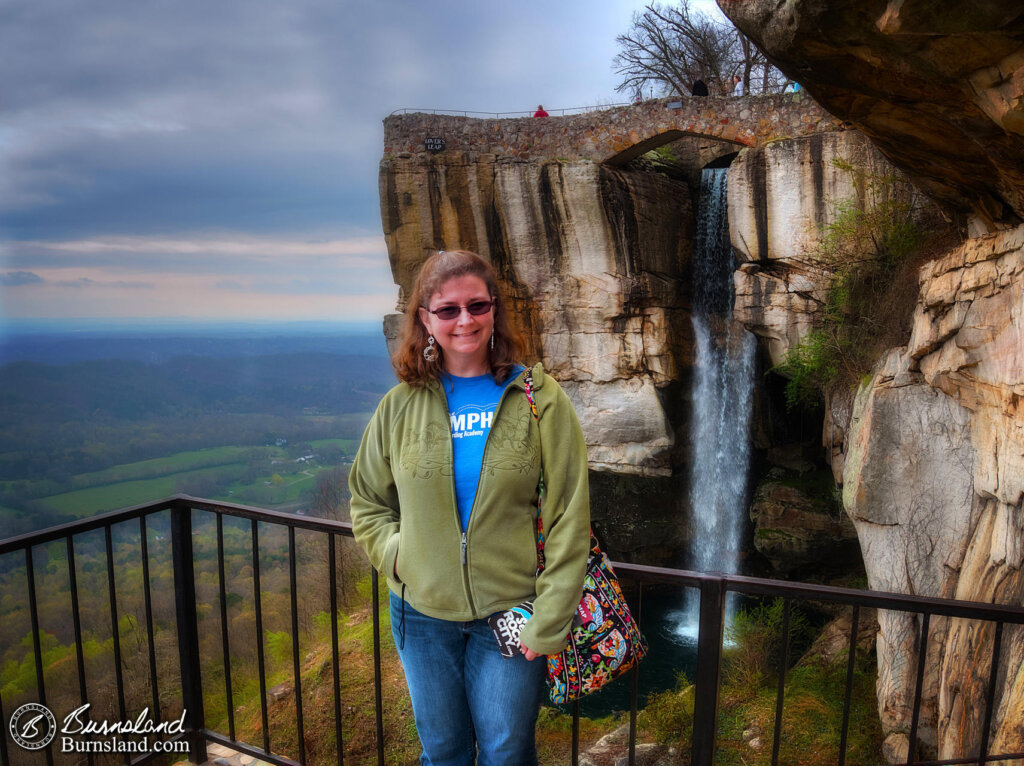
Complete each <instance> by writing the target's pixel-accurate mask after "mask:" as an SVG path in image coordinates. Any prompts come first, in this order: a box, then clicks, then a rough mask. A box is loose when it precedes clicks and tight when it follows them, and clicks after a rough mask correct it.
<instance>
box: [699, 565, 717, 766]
mask: <svg viewBox="0 0 1024 766" xmlns="http://www.w3.org/2000/svg"><path fill="white" fill-rule="evenodd" d="M724 629H725V580H724V578H722V577H706V578H705V579H702V580H701V583H700V626H699V628H698V633H697V679H696V688H695V689H694V702H693V750H692V751H691V752H692V755H691V763H692V764H693V766H711V763H712V761H713V760H714V757H715V726H716V725H717V718H718V676H719V671H720V670H721V667H722V633H723V631H724Z"/></svg>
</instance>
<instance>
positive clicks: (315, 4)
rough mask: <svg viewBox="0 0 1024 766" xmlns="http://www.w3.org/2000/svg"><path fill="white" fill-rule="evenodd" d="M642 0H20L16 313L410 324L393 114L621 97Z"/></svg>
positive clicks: (13, 124)
mask: <svg viewBox="0 0 1024 766" xmlns="http://www.w3.org/2000/svg"><path fill="white" fill-rule="evenodd" d="M643 4H644V3H643V2H642V1H641V0H586V1H585V2H584V1H583V0H571V1H568V0H567V1H565V2H550V0H545V2H539V1H538V0H521V1H520V2H518V3H493V2H480V1H479V0H433V1H432V2H422V0H421V1H420V2H410V1H409V0H368V1H364V2H358V3H357V2H351V1H350V0H286V1H285V2H282V1H281V0H213V1H212V2H211V0H90V2H88V3H81V2H78V0H45V2H39V0H4V3H3V6H2V9H0V51H3V54H2V56H0V321H5V320H7V321H9V320H14V319H18V318H28V317H86V318H88V317H167V318H178V317H180V318H193V319H196V318H198V319H209V320H214V319H271V320H276V319H282V320H330V319H338V320H349V319H372V318H374V317H379V316H381V315H383V314H384V313H385V312H387V311H389V310H391V309H392V308H393V306H394V301H395V295H396V290H395V288H394V286H393V284H392V281H391V275H390V271H389V269H388V267H387V257H386V251H385V248H384V241H383V236H382V234H381V228H380V217H379V210H378V199H377V164H378V162H379V160H380V156H381V151H382V138H383V129H382V125H381V121H382V120H383V118H384V117H386V116H387V115H388V113H390V112H391V111H393V110H396V109H400V108H407V107H428V108H441V109H458V110H479V111H496V112H507V111H514V110H527V109H532V108H533V107H534V106H535V105H536V104H537V103H543V104H545V106H548V107H556V108H559V107H576V106H590V105H597V104H603V103H604V104H606V103H612V102H615V101H621V100H624V99H623V97H622V96H621V95H620V94H616V92H615V85H616V84H617V83H618V79H617V77H616V75H615V74H614V72H613V71H612V67H611V60H612V57H613V56H614V55H615V53H616V45H615V37H616V35H618V34H621V33H622V32H625V31H626V30H627V29H628V26H629V21H630V17H631V15H632V13H633V12H634V11H635V10H637V9H640V8H642V6H643Z"/></svg>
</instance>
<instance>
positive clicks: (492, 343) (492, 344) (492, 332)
mask: <svg viewBox="0 0 1024 766" xmlns="http://www.w3.org/2000/svg"><path fill="white" fill-rule="evenodd" d="M491 351H494V330H491Z"/></svg>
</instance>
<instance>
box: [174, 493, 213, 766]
mask: <svg viewBox="0 0 1024 766" xmlns="http://www.w3.org/2000/svg"><path fill="white" fill-rule="evenodd" d="M171 556H172V559H173V561H174V606H175V612H176V614H177V628H178V658H179V661H180V663H181V696H182V705H183V706H184V708H185V726H186V729H187V731H188V734H187V735H186V739H187V740H188V743H189V760H191V761H192V763H205V762H206V761H207V760H208V756H207V753H206V737H205V736H204V735H203V729H204V728H205V727H206V720H205V715H204V713H203V681H202V676H201V675H200V670H199V621H198V619H197V618H196V576H195V568H194V565H193V559H192V508H191V507H190V506H189V504H188V502H187V501H184V500H178V501H175V503H174V505H173V506H171Z"/></svg>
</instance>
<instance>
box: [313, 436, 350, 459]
mask: <svg viewBox="0 0 1024 766" xmlns="http://www.w3.org/2000/svg"><path fill="white" fill-rule="evenodd" d="M310 445H311V446H312V447H313V449H320V448H321V447H339V448H340V449H342V450H344V451H345V454H346V455H349V456H351V455H355V454H356V450H357V449H359V439H317V440H315V441H311V442H310Z"/></svg>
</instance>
